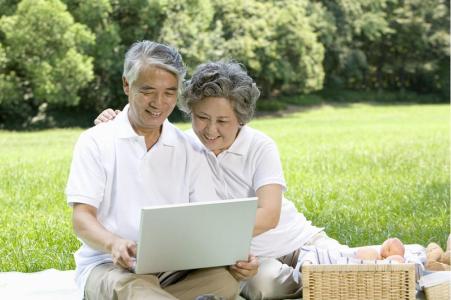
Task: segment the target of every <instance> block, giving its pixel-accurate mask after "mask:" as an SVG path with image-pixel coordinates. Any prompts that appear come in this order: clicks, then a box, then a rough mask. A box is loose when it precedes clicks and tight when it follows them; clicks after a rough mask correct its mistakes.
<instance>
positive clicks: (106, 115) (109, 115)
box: [94, 108, 121, 125]
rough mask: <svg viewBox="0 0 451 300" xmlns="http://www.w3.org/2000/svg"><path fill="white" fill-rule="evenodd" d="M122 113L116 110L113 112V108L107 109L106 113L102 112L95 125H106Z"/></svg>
mask: <svg viewBox="0 0 451 300" xmlns="http://www.w3.org/2000/svg"><path fill="white" fill-rule="evenodd" d="M120 112H121V111H120V110H118V109H116V110H112V109H111V108H107V109H105V110H104V111H102V112H101V113H100V115H98V116H97V118H96V119H95V120H94V124H95V125H99V124H100V123H105V122H108V121H111V120H113V119H114V118H116V116H117V115H118V114H119V113H120Z"/></svg>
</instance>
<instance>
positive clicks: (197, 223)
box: [135, 197, 257, 274]
mask: <svg viewBox="0 0 451 300" xmlns="http://www.w3.org/2000/svg"><path fill="white" fill-rule="evenodd" d="M256 210H257V198H256V197H253V198H243V199H231V200H222V201H214V202H196V203H186V204H177V205H167V206H155V207H148V208H143V209H141V223H140V230H139V241H138V253H137V259H136V266H135V273H136V274H149V273H156V272H165V271H179V270H189V269H199V268H209V267H216V266H226V265H233V264H235V262H236V261H237V260H247V258H248V254H249V249H250V243H251V239H252V232H253V227H254V223H255V217H256Z"/></svg>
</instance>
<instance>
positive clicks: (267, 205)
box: [253, 184, 282, 236]
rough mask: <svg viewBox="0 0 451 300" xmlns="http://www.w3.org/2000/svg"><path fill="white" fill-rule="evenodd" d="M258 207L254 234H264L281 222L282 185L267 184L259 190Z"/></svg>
mask: <svg viewBox="0 0 451 300" xmlns="http://www.w3.org/2000/svg"><path fill="white" fill-rule="evenodd" d="M256 194H257V197H258V208H257V217H256V219H255V226H254V232H253V236H257V235H259V234H262V233H263V232H265V231H268V230H270V229H272V228H275V227H276V226H277V224H279V218H280V210H281V207H282V186H281V185H280V184H267V185H264V186H262V187H260V188H259V189H258V190H257V193H256Z"/></svg>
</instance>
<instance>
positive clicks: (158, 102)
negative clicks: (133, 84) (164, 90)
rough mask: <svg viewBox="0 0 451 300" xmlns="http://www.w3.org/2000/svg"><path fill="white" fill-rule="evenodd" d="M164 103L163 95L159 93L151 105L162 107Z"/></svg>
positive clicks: (151, 101) (152, 99)
mask: <svg viewBox="0 0 451 300" xmlns="http://www.w3.org/2000/svg"><path fill="white" fill-rule="evenodd" d="M162 103H163V94H161V93H157V94H155V95H154V96H153V97H152V98H151V99H150V102H149V105H150V106H154V107H160V106H161V104H162Z"/></svg>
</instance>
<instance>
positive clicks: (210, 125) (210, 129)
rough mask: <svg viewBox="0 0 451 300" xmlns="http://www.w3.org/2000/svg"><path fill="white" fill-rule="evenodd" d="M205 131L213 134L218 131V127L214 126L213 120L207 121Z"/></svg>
mask: <svg viewBox="0 0 451 300" xmlns="http://www.w3.org/2000/svg"><path fill="white" fill-rule="evenodd" d="M206 131H207V134H208V135H215V134H217V133H218V128H217V127H216V124H215V122H211V121H210V122H208V123H207V127H206Z"/></svg>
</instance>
